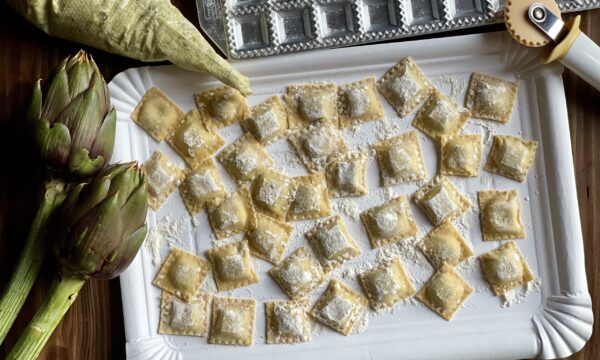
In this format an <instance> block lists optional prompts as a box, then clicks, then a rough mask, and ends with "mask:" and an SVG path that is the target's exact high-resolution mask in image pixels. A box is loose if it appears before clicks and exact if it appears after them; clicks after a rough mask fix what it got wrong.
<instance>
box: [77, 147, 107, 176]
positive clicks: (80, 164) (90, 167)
mask: <svg viewBox="0 0 600 360" xmlns="http://www.w3.org/2000/svg"><path fill="white" fill-rule="evenodd" d="M102 166H104V157H103V156H97V157H96V158H94V159H91V158H90V156H89V152H88V151H87V149H84V148H79V149H77V150H75V151H74V152H72V153H71V158H70V159H69V170H71V172H72V173H74V174H75V175H78V176H83V177H85V176H90V175H92V174H93V173H95V172H96V171H98V170H99V169H101V168H102Z"/></svg>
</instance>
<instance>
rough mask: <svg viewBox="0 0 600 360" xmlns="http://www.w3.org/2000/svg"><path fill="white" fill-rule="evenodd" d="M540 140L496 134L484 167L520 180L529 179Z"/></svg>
mask: <svg viewBox="0 0 600 360" xmlns="http://www.w3.org/2000/svg"><path fill="white" fill-rule="evenodd" d="M537 146H538V142H537V141H535V140H531V141H527V140H524V139H522V138H520V137H517V136H510V135H495V136H494V143H493V144H492V149H491V150H490V154H489V156H488V161H487V164H486V165H485V167H484V169H485V170H487V171H490V172H493V173H496V174H500V175H502V176H505V177H507V178H509V179H513V180H516V181H519V182H523V181H525V179H527V173H528V172H529V168H530V167H531V164H533V160H534V159H535V151H536V150H537Z"/></svg>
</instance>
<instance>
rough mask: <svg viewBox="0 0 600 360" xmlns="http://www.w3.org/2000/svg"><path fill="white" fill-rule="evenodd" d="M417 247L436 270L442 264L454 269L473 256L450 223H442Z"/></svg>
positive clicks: (463, 239)
mask: <svg viewBox="0 0 600 360" xmlns="http://www.w3.org/2000/svg"><path fill="white" fill-rule="evenodd" d="M417 246H418V247H419V249H420V250H421V251H422V252H423V254H424V255H425V257H426V258H427V260H429V262H430V263H431V265H433V267H435V268H436V269H439V268H440V267H441V266H442V264H444V263H446V264H448V265H449V266H452V267H454V266H456V265H458V264H460V263H462V262H463V261H465V260H467V259H468V258H469V257H471V256H473V250H471V247H469V245H468V244H467V241H466V240H465V238H464V237H463V236H462V235H461V234H460V232H458V229H457V228H456V227H455V226H454V225H453V224H452V221H444V222H442V223H441V224H440V225H438V226H437V227H435V228H434V229H433V230H431V231H430V232H429V233H428V234H427V235H425V237H424V238H423V239H422V240H421V242H420V243H419V244H418V245H417Z"/></svg>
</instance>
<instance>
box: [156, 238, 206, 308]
mask: <svg viewBox="0 0 600 360" xmlns="http://www.w3.org/2000/svg"><path fill="white" fill-rule="evenodd" d="M209 271H210V263H209V262H208V261H206V260H204V259H201V258H200V257H198V256H196V255H194V254H192V253H189V252H187V251H183V250H181V249H179V248H173V249H172V250H171V252H170V253H169V255H168V256H167V258H166V259H165V262H163V264H162V266H161V267H160V270H159V271H158V273H157V274H156V276H155V277H154V280H153V281H152V284H154V285H156V286H158V287H159V288H161V289H163V290H165V291H167V292H169V293H171V294H173V295H175V296H177V297H178V298H180V299H181V300H183V301H186V302H190V301H192V299H193V298H194V296H195V295H196V294H197V293H198V290H200V285H202V282H203V281H204V279H206V276H207V275H208V273H209Z"/></svg>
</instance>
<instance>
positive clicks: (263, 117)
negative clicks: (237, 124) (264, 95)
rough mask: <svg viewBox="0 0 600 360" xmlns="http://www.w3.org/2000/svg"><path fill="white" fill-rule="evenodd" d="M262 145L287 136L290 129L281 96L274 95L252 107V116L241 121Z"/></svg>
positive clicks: (245, 128)
mask: <svg viewBox="0 0 600 360" xmlns="http://www.w3.org/2000/svg"><path fill="white" fill-rule="evenodd" d="M241 125H242V128H244V130H245V131H247V132H249V133H251V134H252V135H253V136H254V138H256V140H257V141H258V142H259V143H261V144H262V145H267V144H269V143H271V142H273V141H275V140H277V139H278V138H281V137H283V136H285V133H286V131H287V129H288V121H287V113H286V112H285V108H284V107H283V103H282V102H281V100H280V99H279V96H272V97H270V98H268V99H267V100H265V101H263V102H262V103H260V104H258V105H256V106H254V107H253V108H252V109H251V116H250V117H249V118H247V119H245V120H243V121H242V122H241Z"/></svg>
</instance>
